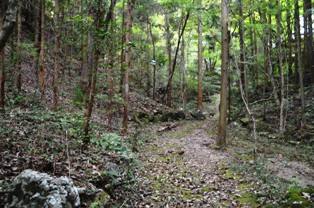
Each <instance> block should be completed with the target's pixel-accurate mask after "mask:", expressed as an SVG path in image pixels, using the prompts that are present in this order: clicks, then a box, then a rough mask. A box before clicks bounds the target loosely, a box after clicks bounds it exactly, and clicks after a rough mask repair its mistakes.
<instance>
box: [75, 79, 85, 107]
mask: <svg viewBox="0 0 314 208" xmlns="http://www.w3.org/2000/svg"><path fill="white" fill-rule="evenodd" d="M87 100H88V95H87V94H86V93H85V91H84V90H83V87H82V86H81V85H78V86H77V87H76V88H75V89H74V97H73V104H74V106H75V107H78V108H82V107H83V105H84V103H85V102H86V101H87Z"/></svg>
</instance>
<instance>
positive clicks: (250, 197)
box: [118, 101, 314, 207]
mask: <svg viewBox="0 0 314 208" xmlns="http://www.w3.org/2000/svg"><path fill="white" fill-rule="evenodd" d="M217 102H219V101H217ZM209 107H210V108H214V109H217V105H215V104H214V106H209ZM217 123H218V114H217V113H216V114H215V115H214V116H213V117H210V118H208V119H206V120H204V121H178V122H170V123H159V124H157V125H156V124H155V125H150V126H147V127H145V128H144V129H143V130H142V132H143V133H142V134H141V135H140V136H139V138H138V139H140V140H141V141H142V144H141V146H140V147H139V148H138V150H139V152H138V153H137V159H138V160H139V161H140V165H139V168H138V170H137V172H136V174H135V175H136V176H137V179H138V181H139V184H138V186H135V187H133V189H132V191H130V192H122V193H120V194H121V195H120V196H124V197H121V198H120V197H118V199H119V200H118V201H119V203H120V204H119V207H265V206H268V207H287V206H288V207H289V206H291V204H294V205H295V206H297V207H314V193H313V188H312V189H306V187H309V186H314V169H313V166H312V167H311V165H313V164H312V163H308V162H306V160H305V159H304V158H303V159H302V157H303V156H302V154H300V155H298V153H300V152H301V150H302V149H301V148H302V147H298V146H297V145H295V144H293V145H291V144H287V143H285V142H280V141H275V142H274V141H272V142H271V140H270V139H269V138H266V137H263V136H260V135H259V136H258V138H259V141H258V153H257V156H256V160H255V161H254V155H253V147H254V143H253V140H252V136H251V132H250V131H249V130H248V129H246V128H242V127H241V125H239V124H238V125H237V124H236V123H234V124H233V125H230V126H229V133H228V146H227V148H226V149H223V150H222V149H217V148H216V146H215V140H216V135H217V134H216V133H217ZM312 150H313V148H312V149H310V150H309V151H306V150H304V151H303V153H304V154H308V155H309V158H307V159H308V160H309V161H312V162H313V154H312V153H313V152H312V153H311V151H312ZM298 158H299V159H298ZM300 158H301V159H300ZM291 192H293V193H297V194H296V195H298V196H299V197H296V198H293V197H291V198H289V197H290V196H289V197H288V196H287V195H288V194H290V193H291ZM285 194H286V196H284V195H285ZM294 197H295V196H294ZM292 198H293V199H292ZM121 199H124V200H122V201H121ZM303 200H304V201H306V203H304V201H303Z"/></svg>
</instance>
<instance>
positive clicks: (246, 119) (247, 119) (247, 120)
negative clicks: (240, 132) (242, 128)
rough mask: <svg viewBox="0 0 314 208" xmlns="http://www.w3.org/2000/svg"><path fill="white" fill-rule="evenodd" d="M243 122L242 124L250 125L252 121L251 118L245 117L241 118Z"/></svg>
mask: <svg viewBox="0 0 314 208" xmlns="http://www.w3.org/2000/svg"><path fill="white" fill-rule="evenodd" d="M240 121H241V122H242V124H244V125H248V124H249V123H250V119H249V118H247V117H245V118H241V120H240Z"/></svg>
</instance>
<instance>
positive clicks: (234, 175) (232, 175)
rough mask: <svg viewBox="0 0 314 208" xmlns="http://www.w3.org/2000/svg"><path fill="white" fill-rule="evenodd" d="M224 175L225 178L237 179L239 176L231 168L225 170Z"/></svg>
mask: <svg viewBox="0 0 314 208" xmlns="http://www.w3.org/2000/svg"><path fill="white" fill-rule="evenodd" d="M225 177H226V178H227V179H239V176H238V175H237V174H235V173H234V172H233V171H231V170H226V173H225Z"/></svg>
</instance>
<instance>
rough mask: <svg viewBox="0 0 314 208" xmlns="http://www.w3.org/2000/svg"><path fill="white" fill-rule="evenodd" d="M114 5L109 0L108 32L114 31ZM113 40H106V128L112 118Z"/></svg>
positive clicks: (113, 0) (114, 0) (112, 36)
mask: <svg viewBox="0 0 314 208" xmlns="http://www.w3.org/2000/svg"><path fill="white" fill-rule="evenodd" d="M115 5H116V0H111V4H110V11H109V20H108V24H107V25H109V27H108V28H109V30H111V31H114V27H113V26H112V24H111V23H112V22H113V21H114V7H115ZM115 39H116V37H115V36H114V35H113V34H111V35H109V38H107V41H108V44H109V64H108V65H109V66H108V85H109V106H108V111H109V114H108V126H109V128H111V126H112V118H113V96H114V93H115V92H114V77H113V67H114V57H115V52H116V51H115V44H114V42H115Z"/></svg>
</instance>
